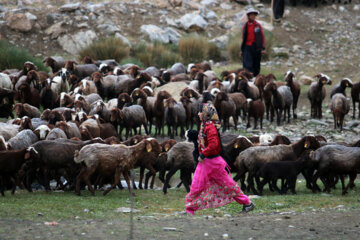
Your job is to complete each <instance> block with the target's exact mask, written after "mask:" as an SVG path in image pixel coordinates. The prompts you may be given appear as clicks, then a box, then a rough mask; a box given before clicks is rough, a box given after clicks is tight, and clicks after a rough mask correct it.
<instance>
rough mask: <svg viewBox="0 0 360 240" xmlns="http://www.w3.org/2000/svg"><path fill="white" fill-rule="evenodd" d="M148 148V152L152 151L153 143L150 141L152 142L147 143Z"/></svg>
mask: <svg viewBox="0 0 360 240" xmlns="http://www.w3.org/2000/svg"><path fill="white" fill-rule="evenodd" d="M146 150H147V152H151V150H152V146H151V143H150V142H147V143H146Z"/></svg>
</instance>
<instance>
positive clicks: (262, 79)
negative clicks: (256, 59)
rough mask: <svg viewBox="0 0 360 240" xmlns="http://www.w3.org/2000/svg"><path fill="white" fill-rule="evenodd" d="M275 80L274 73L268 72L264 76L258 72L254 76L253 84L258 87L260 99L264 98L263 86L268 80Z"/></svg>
mask: <svg viewBox="0 0 360 240" xmlns="http://www.w3.org/2000/svg"><path fill="white" fill-rule="evenodd" d="M274 80H276V77H275V76H274V74H272V73H269V74H268V75H267V76H264V75H262V74H259V75H257V76H256V78H255V82H254V83H255V85H256V86H257V87H258V89H259V93H260V98H261V100H263V99H264V96H263V95H264V87H265V85H266V84H267V83H268V82H272V81H274Z"/></svg>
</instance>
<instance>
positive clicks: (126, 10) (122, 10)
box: [111, 3, 131, 14]
mask: <svg viewBox="0 0 360 240" xmlns="http://www.w3.org/2000/svg"><path fill="white" fill-rule="evenodd" d="M111 8H112V9H114V10H115V11H118V12H119V13H122V14H130V12H131V11H130V9H129V8H128V7H126V6H125V5H124V4H123V3H120V4H118V5H116V4H115V3H114V5H113V6H112V7H111Z"/></svg>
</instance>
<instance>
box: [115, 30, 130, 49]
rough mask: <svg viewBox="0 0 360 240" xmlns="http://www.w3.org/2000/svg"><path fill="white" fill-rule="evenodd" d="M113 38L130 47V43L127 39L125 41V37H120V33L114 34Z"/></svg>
mask: <svg viewBox="0 0 360 240" xmlns="http://www.w3.org/2000/svg"><path fill="white" fill-rule="evenodd" d="M115 37H116V38H120V39H121V40H122V41H123V42H124V43H126V44H127V45H129V46H131V43H130V41H129V39H127V38H126V37H124V36H123V35H121V34H120V33H118V32H117V33H115Z"/></svg>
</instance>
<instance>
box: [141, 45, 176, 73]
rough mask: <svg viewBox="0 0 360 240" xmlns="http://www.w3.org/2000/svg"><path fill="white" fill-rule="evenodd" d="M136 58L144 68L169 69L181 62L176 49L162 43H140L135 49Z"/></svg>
mask: <svg viewBox="0 0 360 240" xmlns="http://www.w3.org/2000/svg"><path fill="white" fill-rule="evenodd" d="M134 55H135V56H134V57H135V58H136V59H139V60H140V61H141V62H142V63H143V65H144V67H149V66H156V67H163V68H167V67H169V66H171V65H173V64H174V63H176V62H179V61H180V60H181V57H180V56H179V54H178V53H177V52H176V51H174V47H173V46H171V45H166V44H163V43H160V42H154V43H151V44H146V43H140V44H138V45H137V46H136V47H135V50H134Z"/></svg>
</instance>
